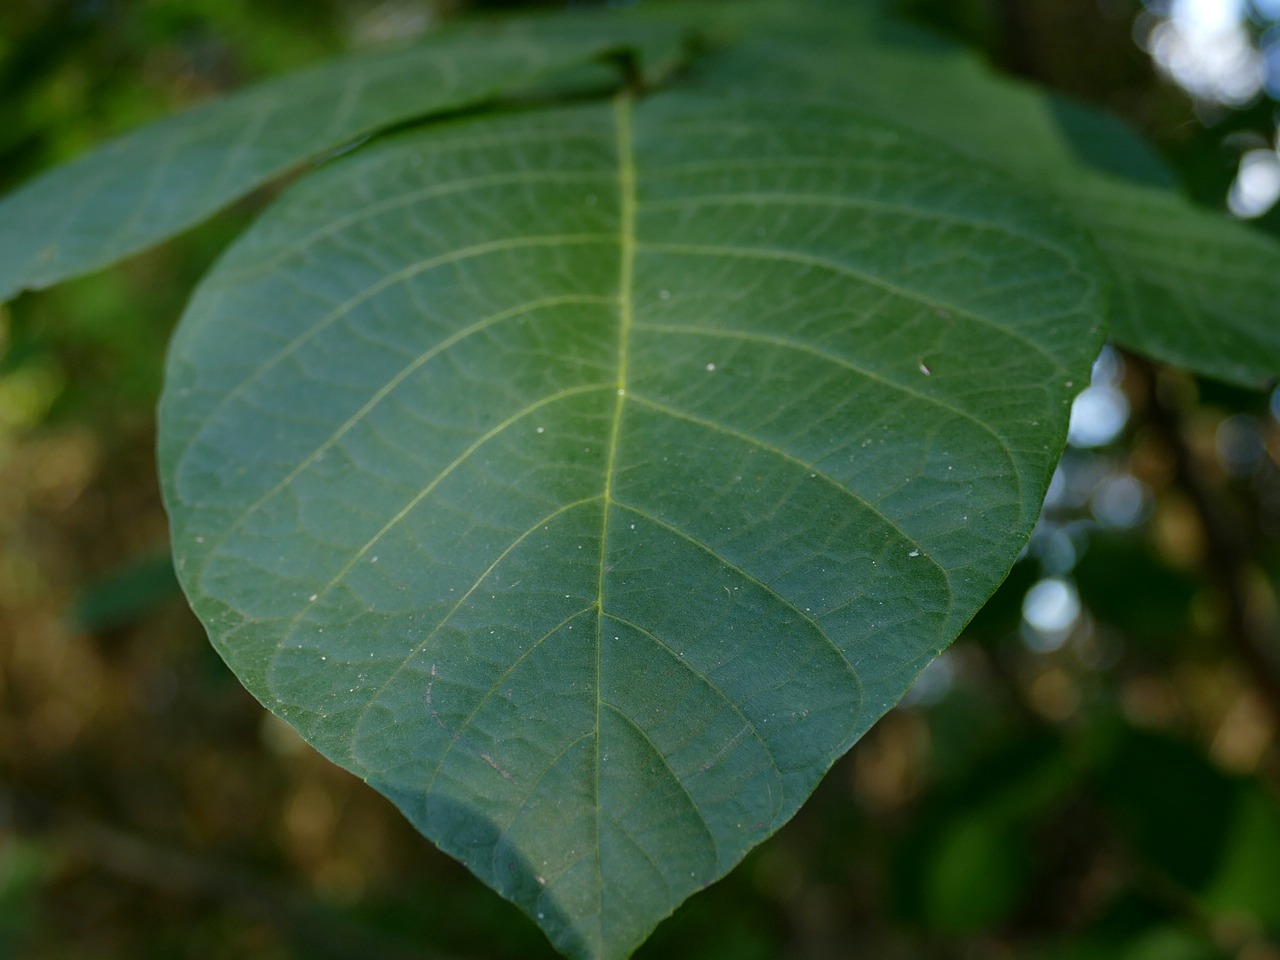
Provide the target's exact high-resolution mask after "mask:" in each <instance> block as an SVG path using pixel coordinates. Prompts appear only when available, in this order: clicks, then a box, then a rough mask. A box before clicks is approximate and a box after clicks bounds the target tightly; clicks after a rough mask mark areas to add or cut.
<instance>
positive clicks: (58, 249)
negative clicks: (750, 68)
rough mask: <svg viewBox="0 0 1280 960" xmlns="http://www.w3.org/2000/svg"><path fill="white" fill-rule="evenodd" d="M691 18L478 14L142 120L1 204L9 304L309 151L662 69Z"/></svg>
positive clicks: (144, 243)
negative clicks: (673, 22) (636, 20)
mask: <svg viewBox="0 0 1280 960" xmlns="http://www.w3.org/2000/svg"><path fill="white" fill-rule="evenodd" d="M682 36H683V34H682V32H681V30H680V28H679V27H671V26H664V25H662V24H651V25H636V24H624V23H622V22H620V21H618V20H616V19H606V18H601V17H598V16H582V17H577V18H573V17H558V18H552V19H538V18H531V19H526V20H518V21H504V22H498V23H494V24H481V25H468V26H466V27H460V28H457V29H451V30H447V31H445V32H443V33H441V34H439V35H433V36H431V37H429V38H428V39H427V40H426V41H424V42H422V43H419V44H416V45H414V46H411V47H405V48H401V49H397V50H382V51H378V52H374V53H366V54H362V55H357V56H351V57H347V58H345V59H342V60H337V61H334V62H332V63H328V64H324V65H322V66H319V67H315V68H313V69H311V70H306V71H302V72H300V73H295V74H290V75H289V76H286V77H282V78H279V79H277V80H273V81H271V82H268V83H264V84H261V85H259V86H257V87H253V88H251V89H249V90H246V91H244V92H242V93H238V94H235V95H233V96H230V97H227V98H226V99H224V100H221V101H217V102H214V103H211V104H209V105H207V106H204V107H200V108H198V109H195V110H192V111H190V112H188V113H184V114H181V115H179V116H175V117H171V118H169V119H166V120H163V121H161V122H159V123H155V124H152V125H150V126H147V127H143V128H141V129H140V130H137V131H135V132H133V133H130V134H127V135H126V136H123V137H120V138H119V139H117V140H114V141H112V142H111V143H108V144H106V145H105V146H103V147H101V148H99V149H98V150H95V151H93V152H92V153H89V154H86V155H85V156H83V157H80V158H79V159H77V160H75V161H74V162H72V163H69V164H66V165H64V166H61V167H57V168H56V169H54V170H51V171H49V172H48V173H46V174H44V175H42V176H40V177H38V178H36V179H35V180H33V181H32V182H31V183H29V184H27V185H26V186H25V187H23V188H22V189H20V190H18V191H16V192H15V193H13V194H11V195H10V196H8V197H6V198H5V199H4V200H3V201H0V302H2V301H4V300H7V299H9V298H11V297H12V296H14V295H15V294H17V293H19V292H20V291H22V290H23V289H40V288H42V287H46V286H49V285H50V284H53V283H57V282H58V281H60V280H65V279H67V278H68V277H72V276H76V275H78V274H81V273H85V272H88V271H90V270H94V269H96V268H98V267H102V266H105V265H107V264H109V263H113V262H115V261H117V260H120V259H122V258H123V257H126V256H128V255H129V254H132V253H137V252H138V251H140V250H143V249H145V248H147V247H149V246H151V245H152V244H155V243H158V242H159V241H161V240H163V239H165V238H166V237H169V236H172V235H173V234H175V233H177V232H179V231H181V230H184V229H186V228H187V227H190V226H192V225H193V224H196V223H198V222H200V221H201V220H203V219H204V218H206V217H208V216H209V215H210V214H213V213H215V212H216V211H218V210H220V209H221V208H223V207H225V206H226V205H227V204H229V203H231V202H233V201H235V200H237V199H239V198H240V197H243V196H244V195H246V194H247V193H249V192H250V191H252V190H254V189H255V188H257V187H260V186H261V185H263V184H264V183H267V182H269V181H270V180H272V179H274V178H276V177H278V176H280V175H281V174H283V173H285V172H287V171H288V170H290V169H292V168H294V167H296V166H298V165H299V164H301V163H304V162H306V161H308V160H311V159H314V158H316V157H319V156H321V155H323V154H325V153H327V152H329V151H332V150H334V149H336V148H338V147H341V146H343V145H344V144H348V143H350V142H352V141H354V140H356V139H358V138H360V137H364V136H368V135H369V134H371V133H374V132H376V131H378V130H381V129H384V128H386V127H389V126H391V125H394V124H397V123H402V122H404V121H406V120H412V119H415V118H419V117H423V116H427V115H432V114H438V113H442V112H445V111H454V110H460V109H463V108H466V107H470V106H474V105H476V104H478V103H482V102H484V101H486V100H489V99H491V98H493V97H496V96H498V95H500V94H503V93H506V92H509V91H513V90H518V89H520V88H522V87H526V86H528V85H530V84H534V83H536V82H544V81H546V80H547V79H548V78H549V77H552V76H554V75H555V74H557V73H559V72H562V71H565V70H569V69H572V68H580V67H582V66H583V65H585V64H588V63H590V62H592V61H596V60H599V59H601V58H603V57H606V56H608V55H621V54H634V55H635V56H636V57H637V58H638V59H639V60H641V61H643V62H645V63H647V64H649V65H650V66H651V67H652V68H653V70H654V72H660V71H662V70H663V69H665V67H666V65H667V64H669V63H670V62H671V61H672V59H673V58H674V57H675V56H676V55H677V54H678V52H679V49H680V45H681V37H682Z"/></svg>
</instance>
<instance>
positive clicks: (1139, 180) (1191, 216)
mask: <svg viewBox="0 0 1280 960" xmlns="http://www.w3.org/2000/svg"><path fill="white" fill-rule="evenodd" d="M746 9H749V10H750V11H751V12H752V17H751V18H744V17H742V16H739V15H735V14H733V13H732V12H730V11H729V10H728V8H723V9H721V12H720V14H719V17H718V20H719V24H720V26H719V31H720V35H721V40H720V42H721V46H722V49H721V50H720V51H719V52H718V54H717V55H716V56H709V57H706V58H704V59H702V60H701V61H699V63H698V64H696V65H695V70H694V72H695V76H696V77H697V78H698V82H699V83H700V84H701V85H703V86H706V87H707V88H710V89H717V90H721V91H727V90H737V91H738V92H739V93H740V94H741V95H749V96H753V95H756V94H757V93H758V92H759V91H761V90H769V89H778V88H782V89H787V90H796V91H808V92H809V93H810V94H813V95H823V96H827V97H832V98H837V99H839V100H841V101H842V102H848V103H855V104H857V105H858V107H859V108H861V109H863V110H866V111H868V112H870V113H872V114H873V115H875V116H879V117H882V118H883V119H886V120H888V121H890V122H892V123H895V124H899V125H902V126H904V127H907V128H910V129H914V130H918V131H919V132H920V133H922V134H923V135H925V136H928V137H930V138H937V139H940V140H943V141H945V142H946V143H947V144H948V145H950V146H952V147H953V148H956V149H958V150H960V151H961V152H963V153H965V154H967V155H969V156H971V157H974V158H976V159H978V160H981V161H982V162H983V163H987V164H991V165H992V166H996V167H1000V168H1003V169H1005V170H1007V171H1009V172H1010V173H1012V174H1014V175H1016V176H1018V177H1020V178H1022V179H1023V180H1024V181H1026V182H1027V183H1028V184H1030V185H1033V186H1034V187H1037V188H1041V189H1047V190H1049V191H1052V192H1053V193H1054V194H1055V195H1056V197H1057V198H1058V200H1059V202H1060V203H1062V204H1063V205H1064V206H1065V207H1066V208H1067V209H1069V210H1070V212H1071V214H1072V215H1073V216H1074V217H1075V218H1076V219H1077V220H1078V221H1079V222H1080V224H1081V225H1082V226H1084V227H1085V228H1086V229H1087V230H1088V231H1089V232H1090V234H1091V235H1092V236H1093V238H1094V240H1095V242H1096V243H1097V244H1098V246H1099V248H1100V249H1101V250H1102V252H1103V253H1104V254H1105V260H1106V262H1107V264H1108V267H1109V268H1110V271H1111V274H1112V276H1113V278H1114V291H1113V298H1112V311H1111V314H1110V318H1109V319H1110V323H1111V332H1112V336H1114V338H1115V339H1116V340H1117V341H1118V342H1119V343H1121V344H1122V345H1124V346H1126V347H1128V348H1130V349H1133V350H1135V351H1137V352H1139V353H1143V354H1146V355H1148V356H1151V357H1153V358H1155V359H1157V360H1161V361H1163V362H1166V363H1171V364H1174V365H1177V366H1181V367H1184V368H1187V369H1189V370H1192V371H1195V372H1196V373H1200V374H1203V375H1205V376H1209V377H1213V378H1215V379H1219V380H1223V381H1226V382H1229V383H1234V384H1238V385H1242V386H1246V387H1254V388H1257V387H1264V386H1267V385H1269V384H1270V383H1273V382H1275V381H1276V380H1277V379H1278V378H1280V323H1278V322H1277V312H1276V304H1277V303H1280V243H1277V242H1276V241H1275V240H1274V239H1273V238H1271V237H1269V236H1267V235H1265V234H1263V233H1261V232H1260V231H1258V230H1255V229H1253V228H1251V227H1249V226H1247V225H1245V224H1243V223H1241V222H1239V221H1235V220H1231V219H1229V218H1228V217H1227V216H1225V215H1224V214H1220V213H1215V212H1213V211H1210V210H1206V209H1204V208H1201V207H1198V206H1196V205H1194V204H1193V203H1191V202H1190V201H1189V200H1187V199H1186V198H1185V197H1183V196H1182V195H1181V194H1180V193H1179V192H1178V191H1177V189H1176V186H1175V184H1176V180H1175V178H1174V177H1173V175H1172V173H1171V172H1170V171H1169V170H1168V168H1167V165H1166V164H1165V163H1164V161H1163V160H1162V159H1161V158H1160V157H1159V156H1157V155H1156V154H1155V152H1154V151H1153V150H1152V149H1151V148H1150V147H1149V146H1147V145H1146V144H1145V143H1144V142H1143V141H1142V140H1141V138H1139V137H1138V136H1137V135H1136V134H1134V133H1133V131H1131V130H1130V129H1129V128H1128V127H1126V126H1125V125H1124V124H1123V123H1121V122H1120V121H1118V120H1116V119H1114V118H1113V117H1111V116H1110V115H1108V114H1107V113H1106V112H1104V111H1102V110H1099V109H1097V108H1094V107H1091V106H1088V105H1085V104H1081V103H1077V102H1075V101H1072V100H1069V99H1067V98H1064V97H1061V96H1059V95H1055V94H1052V93H1049V92H1047V91H1044V90H1039V89H1036V88H1034V87H1031V86H1028V85H1026V84H1024V83H1020V82H1018V81H1015V80H1012V79H1009V78H1005V77H1001V76H999V75H997V74H995V73H994V72H993V71H991V70H990V69H989V68H988V67H987V66H986V65H985V64H984V63H982V61H981V59H980V58H979V57H978V56H977V55H975V54H973V53H971V52H970V51H968V50H965V49H964V48H961V47H958V46H955V45H954V44H952V43H950V42H948V41H946V40H943V39H941V38H938V37H935V36H933V35H931V34H928V33H926V32H924V31H922V30H919V29H917V28H914V27H910V26H906V25H903V24H899V23H897V22H896V21H892V20H889V19H887V18H884V17H883V16H882V15H879V14H876V13H874V12H870V11H865V10H864V11H863V12H862V13H861V15H857V16H855V15H850V14H849V13H848V12H846V11H842V10H839V9H838V8H837V7H833V6H832V5H829V4H823V3H815V4H813V5H811V6H809V7H808V8H807V10H806V12H804V13H798V12H797V11H796V10H795V9H790V10H789V9H787V8H782V7H778V6H776V5H773V4H768V3H765V4H756V5H752V6H751V7H749V8H746ZM708 15H709V16H712V17H713V19H715V16H714V14H712V13H711V12H710V11H708Z"/></svg>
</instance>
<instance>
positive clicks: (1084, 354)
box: [161, 93, 1102, 956]
mask: <svg viewBox="0 0 1280 960" xmlns="http://www.w3.org/2000/svg"><path fill="white" fill-rule="evenodd" d="M940 157H944V158H945V157H946V153H945V151H944V150H942V148H940V147H935V146H933V145H927V144H922V143H920V142H919V141H918V138H916V137H915V136H914V135H911V134H904V133H900V132H897V131H896V130H894V129H889V128H885V127H882V126H881V125H879V124H877V123H873V122H870V121H867V120H866V119H864V118H862V117H860V116H859V115H857V114H853V113H850V112H849V111H848V110H845V109H843V108H840V107H836V106H833V105H830V104H826V105H822V104H810V103H805V102H792V101H786V102H767V101H763V100H762V101H759V102H756V103H753V104H747V103H745V102H741V101H733V100H719V99H704V98H701V97H693V96H688V95H681V94H674V93H665V94H663V95H661V96H655V97H654V98H652V99H651V100H647V101H645V102H643V103H641V104H639V105H638V106H637V107H635V109H634V111H633V110H632V107H631V105H630V102H629V101H628V100H621V101H619V102H618V103H617V104H616V105H615V106H614V107H613V108H610V107H607V106H596V105H589V106H584V107H579V108H566V109H546V110H539V111H533V112H526V113H515V114H506V115H498V116H493V117H489V118H483V119H474V120H458V121H454V122H449V123H444V124H437V125H432V126H430V127H427V128H424V129H421V130H417V131H413V132H408V133H405V134H403V135H400V136H397V137H395V138H392V139H389V140H387V141H386V142H384V143H379V144H375V145H373V146H371V147H369V148H366V149H363V150H361V151H359V152H357V153H355V154H354V155H352V156H350V157H348V158H344V159H342V160H340V161H338V162H336V163H334V164H333V165H332V166H330V167H327V168H325V169H323V170H321V171H319V172H317V173H316V174H314V175H312V176H311V177H308V178H307V179H306V180H304V181H303V182H301V183H300V184H299V185H297V186H296V187H295V188H293V189H292V190H290V191H289V193H288V194H287V195H286V196H285V197H284V198H283V199H282V200H281V202H279V203H278V204H276V205H275V206H274V207H273V209H272V210H271V211H270V212H269V213H268V214H267V216H266V217H264V219H263V220H262V221H261V222H260V223H259V224H258V225H257V226H256V227H254V228H253V229H252V230H251V231H250V232H249V233H248V234H247V235H246V236H245V237H244V238H243V239H242V240H241V241H240V242H239V243H238V244H236V245H235V246H234V247H233V248H232V250H231V251H230V252H229V253H228V254H227V256H226V257H225V259H224V260H223V262H222V263H221V264H220V265H219V266H218V267H217V268H216V269H215V271H214V272H213V273H212V274H211V275H210V277H209V278H208V279H207V280H206V282H205V283H204V284H203V285H202V287H201V289H200V291H199V292H198V294H197V296H196V298H195V300H194V301H193V303H192V306H191V308H190V310H189V312H188V314H187V316H186V317H185V318H184V321H183V324H182V326H181V328H180V330H179V332H178V334H177V337H176V339H175V343H174V349H173V352H172V356H171V361H170V369H169V381H168V387H167V390H166V395H165V398H164V401H163V403H162V409H161V418H162V423H161V429H162V439H161V457H162V470H163V474H164V479H165V484H166V496H167V500H168V504H169V507H170V510H171V514H172V519H173V525H174V541H175V558H176V560H177V563H178V568H179V573H180V577H181V579H182V581H183V583H184V585H185V588H186V590H187V592H188V594H189V597H190V599H191V600H192V602H193V605H194V606H195V608H196V610H197V612H198V613H199V614H200V616H201V618H202V619H203V620H204V622H205V623H206V625H207V626H208V627H209V629H210V632H211V635H212V637H213V640H214V643H215V644H216V645H217V647H218V649H219V650H220V651H221V652H222V654H223V656H224V657H225V658H226V659H227V661H228V663H229V664H230V665H231V666H232V668H233V669H234V670H235V671H236V672H237V674H238V675H239V676H240V677H241V679H242V680H243V681H244V682H245V684H246V685H247V686H248V687H249V689H250V690H251V691H252V692H253V693H254V694H255V695H256V696H258V697H259V698H260V699H261V700H262V701H263V702H264V703H265V704H266V705H267V706H268V707H270V708H271V709H272V710H274V711H275V712H277V713H278V714H279V715H281V716H282V717H284V718H285V719H287V720H288V721H289V722H290V723H292V724H294V725H295V726H296V727H297V728H298V729H299V730H300V731H301V732H302V734H303V735H304V737H306V738H307V739H308V740H309V741H310V742H311V743H313V744H314V745H315V746H317V747H318V748H319V749H320V750H321V751H322V752H324V753H325V754H326V755H327V756H329V757H330V758H331V759H333V760H334V761H336V762H337V763H339V764H342V765H343V766H346V767H348V768H349V769H352V770H354V771H355V772H356V773H358V774H359V775H360V776H362V777H364V778H365V779H367V780H368V781H369V782H370V783H371V784H372V785H374V786H375V787H377V788H378V789H379V790H381V791H382V792H383V793H385V794H386V795H387V796H389V797H390V798H391V799H392V800H394V801H395V802H396V803H397V804H398V805H399V806H400V807H401V809H403V810H404V811H405V813H406V814H407V815H408V816H409V817H410V818H411V819H412V820H413V822H414V823H416V824H417V825H418V826H419V827H420V828H421V829H422V830H423V831H424V832H425V833H426V834H427V835H428V836H430V837H432V838H433V839H434V840H435V841H436V842H437V843H438V844H440V845H441V846H442V847H443V848H444V849H445V850H447V851H449V852H451V853H453V854H454V855H455V856H457V857H459V858H460V859H462V860H463V861H464V862H465V863H466V864H467V865H468V866H469V867H470V868H471V869H472V870H473V871H474V872H475V873H476V874H477V875H478V876H480V877H481V878H482V879H483V880H484V881H485V882H486V883H488V884H490V885H491V886H493V887H494V888H495V889H496V890H498V891H499V892H501V893H502V894H503V895H504V896H506V897H508V898H510V899H512V900H514V901H515V902H516V903H518V904H519V905H520V906H521V907H522V908H523V909H525V910H526V911H527V912H528V913H529V914H530V915H531V916H533V917H534V918H535V919H536V920H537V921H538V922H539V923H540V924H541V925H542V926H543V928H544V929H545V930H546V931H547V932H548V933H549V935H550V936H551V937H552V939H553V941H554V942H555V943H556V944H557V946H559V947H560V948H561V949H562V950H564V951H566V952H568V953H570V954H573V955H577V956H621V955H624V954H625V953H627V952H628V951H629V950H630V949H632V948H634V946H635V945H636V944H638V943H639V942H640V941H641V940H642V939H643V938H644V937H645V936H646V935H647V934H648V932H649V931H650V929H651V928H652V927H653V925H654V924H655V923H656V922H657V921H658V920H659V919H660V918H661V917H663V916H665V915H666V914H667V913H669V912H670V911H671V910H672V909H673V908H674V907H675V906H676V905H677V904H678V903H679V902H680V901H681V900H683V899H684V898H686V897H687V896H689V895H690V894H692V893H693V892H695V891H697V890H698V889H700V888H701V887H703V886H705V885H706V884H708V883H710V882H711V881H713V880H715V879H716V878H717V877H719V876H721V875H722V874H724V873H725V872H726V871H727V870H729V868H731V867H732V866H733V865H734V864H735V863H737V862H738V860H739V859H740V858H741V857H742V856H743V854H744V853H745V852H746V851H747V850H748V849H750V848H751V847H752V846H754V845H755V844H757V843H758V842H760V841H761V840H762V839H763V838H765V837H767V836H768V835H770V834H771V833H772V832H773V831H774V830H776V829H777V828H778V827H779V826H780V825H781V824H782V823H784V822H785V821H786V820H787V819H788V818H789V817H790V816H791V815H792V813H794V812H795V810H796V809H797V807H798V806H799V804H800V803H801V802H802V801H803V800H804V799H805V797H806V796H808V794H809V792H810V791H811V790H812V789H813V787H814V785H815V784H816V783H817V781H818V780H819V778H820V777H821V776H822V774H823V773H824V772H825V771H826V769H827V768H828V767H829V766H830V764H831V763H832V762H833V761H834V760H835V759H836V758H837V757H839V756H840V755H841V754H842V753H844V752H845V751H846V750H847V749H848V748H849V746H850V745H851V744H852V743H853V742H854V741H855V740H856V739H857V738H858V737H859V736H860V735H861V733H862V732H863V731H865V730H866V729H867V727H868V726H869V725H870V724H871V723H872V722H873V721H874V720H875V719H876V718H877V717H879V716H880V715H881V714H882V713H883V712H884V711H885V710H886V709H888V708H889V707H890V706H891V705H892V704H893V703H894V702H896V701H897V700H898V698H899V697H901V695H902V694H903V693H904V692H905V690H906V689H907V688H908V686H909V685H910V684H911V682H912V680H913V679H914V677H915V676H916V674H917V673H918V672H919V671H920V669H922V668H923V666H924V665H925V664H926V663H928V662H929V660H931V659H932V658H933V657H934V656H935V655H936V654H937V652H938V651H939V650H941V649H942V648H943V647H945V646H946V645H947V644H948V643H949V642H950V641H951V640H952V639H953V638H954V637H955V635H956V634H957V633H958V632H959V630H960V629H961V627H962V626H963V625H964V624H965V623H966V622H967V621H968V620H969V618H970V617H971V616H972V615H973V613H974V612H975V611H976V610H977V609H978V607H979V606H980V605H981V604H982V602H983V601H984V600H985V599H986V598H987V596H989V595H990V593H991V592H992V590H994V588H995V586H996V585H997V584H998V583H999V582H1000V581H1001V580H1002V579H1003V577H1004V575H1005V574H1006V573H1007V571H1008V569H1009V566H1010V564H1011V563H1012V562H1013V559H1014V557H1015V555H1016V554H1017V552H1018V550H1019V549H1020V547H1021V546H1022V544H1023V543H1024V542H1025V540H1026V538H1027V536H1028V534H1029V532H1030V530H1031V528H1032V526H1033V524H1034V523H1035V519H1036V517H1037V514H1038V512H1039V508H1040V503H1041V500H1042V497H1043V494H1044V491H1045V488H1046V486H1047V483H1048V478H1049V475H1050V473H1051V471H1052V468H1053V465H1054V463H1055V462H1056V460H1057V457H1058V454H1059V452H1060V450H1061V444H1062V440H1063V436H1064V432H1065V427H1066V419H1067V416H1066V415H1067V410H1068V407H1069V405H1070V401H1071V398H1072V396H1073V395H1074V393H1075V392H1076V390H1077V389H1078V388H1079V387H1081V386H1082V385H1083V384H1084V383H1085V382H1086V380H1087V376H1088V370H1089V366H1090V362H1091V360H1092V358H1093V356H1094V355H1095V353H1096V351H1097V349H1098V347H1099V344H1100V341H1101V337H1102V323H1101V310H1102V301H1101V293H1100V285H1099V283H1098V270H1099V266H1098V264H1097V263H1096V261H1095V260H1094V259H1093V255H1092V252H1091V248H1090V246H1089V244H1088V243H1087V242H1086V241H1084V240H1083V239H1082V238H1081V237H1080V236H1079V235H1077V234H1076V233H1075V232H1073V230H1072V229H1070V228H1069V227H1067V226H1065V225H1064V223H1063V221H1062V220H1061V219H1060V218H1059V216H1058V215H1057V214H1055V213H1054V212H1053V211H1052V210H1050V209H1048V208H1047V205H1046V203H1045V202H1044V201H1043V199H1041V198H1039V197H1037V196H1034V195H1026V196H1024V195H1022V194H1021V193H1018V192H1016V191H1015V192H1011V191H1010V190H1009V189H1008V187H1007V185H1006V184H1004V183H1002V182H1000V181H999V180H997V179H992V178H990V177H988V176H987V175H985V174H983V173H982V172H980V171H979V170H977V169H975V168H974V167H973V166H972V165H971V164H967V163H939V162H938V160H939V158H940Z"/></svg>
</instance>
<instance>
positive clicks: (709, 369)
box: [707, 363, 716, 373]
mask: <svg viewBox="0 0 1280 960" xmlns="http://www.w3.org/2000/svg"><path fill="white" fill-rule="evenodd" d="M715 369H716V365H715V364H714V363H708V364H707V373H715Z"/></svg>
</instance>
